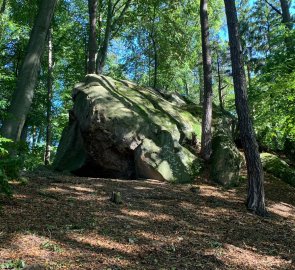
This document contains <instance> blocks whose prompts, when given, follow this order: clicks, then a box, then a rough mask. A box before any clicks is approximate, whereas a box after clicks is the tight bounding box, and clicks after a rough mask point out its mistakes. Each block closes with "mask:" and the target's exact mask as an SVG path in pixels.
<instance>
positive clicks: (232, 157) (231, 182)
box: [210, 119, 244, 186]
mask: <svg viewBox="0 0 295 270" xmlns="http://www.w3.org/2000/svg"><path fill="white" fill-rule="evenodd" d="M228 126H229V124H228V121H227V119H221V120H220V121H219V123H218V124H217V125H216V130H215V132H214V137H213V142H212V150H213V153H212V156H211V160H212V164H211V171H210V173H211V179H212V180H213V181H215V182H217V183H219V184H221V185H223V186H236V185H238V183H239V181H240V169H241V166H242V164H243V162H244V160H243V156H242V154H241V153H240V152H239V150H238V149H237V147H236V146H235V144H234V142H233V139H232V136H231V134H230V133H229V129H228Z"/></svg>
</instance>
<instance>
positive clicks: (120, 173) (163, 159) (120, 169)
mask: <svg viewBox="0 0 295 270" xmlns="http://www.w3.org/2000/svg"><path fill="white" fill-rule="evenodd" d="M72 98H73V101H74V107H73V109H72V110H71V111H70V117H69V118H70V119H69V124H68V126H67V127H66V128H65V129H64V131H63V134H62V138H61V141H60V145H59V148H58V151H57V154H56V158H55V161H54V164H53V166H54V168H55V169H57V170H59V171H70V172H73V173H75V174H77V175H83V176H93V177H111V178H127V179H134V178H153V179H159V180H167V181H171V182H189V181H191V180H193V179H194V177H195V176H196V175H197V174H198V172H199V171H200V169H201V167H202V162H201V160H200V159H199V158H198V157H197V155H196V152H195V149H194V147H192V146H191V145H190V144H191V141H192V138H193V137H197V138H198V139H199V138H200V137H201V124H200V123H201V120H200V117H198V116H196V115H193V114H192V113H190V112H189V111H188V110H186V109H185V108H184V107H185V105H186V102H185V100H183V104H184V106H181V105H179V103H182V101H180V99H181V96H178V97H177V101H178V104H177V105H176V104H175V103H174V102H169V101H168V100H166V99H165V98H164V97H163V95H161V94H160V93H158V92H157V91H155V90H153V89H149V88H142V87H139V86H137V85H135V84H133V83H131V82H127V81H116V80H113V79H112V78H109V77H106V76H97V75H93V74H92V75H87V76H86V79H85V82H84V83H80V84H78V85H76V86H75V88H74V90H73V92H72Z"/></svg>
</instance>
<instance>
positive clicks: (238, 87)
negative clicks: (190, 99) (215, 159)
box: [224, 0, 266, 216]
mask: <svg viewBox="0 0 295 270" xmlns="http://www.w3.org/2000/svg"><path fill="white" fill-rule="evenodd" d="M224 4H225V11H226V18H227V25H228V34H229V44H230V53H231V62H232V71H233V80H234V89H235V103H236V110H237V114H238V121H239V128H240V136H241V141H242V145H243V148H244V153H245V157H246V164H247V173H248V197H247V207H248V209H249V210H251V211H254V212H255V213H256V214H258V215H262V216H264V215H265V214H266V209H265V199H264V186H263V182H264V175H263V170H262V165H261V160H260V155H259V152H258V145H257V142H256V137H255V133H254V129H253V125H252V120H251V118H250V111H249V107H248V100H247V93H246V75H245V71H244V65H243V58H242V50H241V42H240V37H239V32H238V17H237V11H236V6H235V0H224Z"/></svg>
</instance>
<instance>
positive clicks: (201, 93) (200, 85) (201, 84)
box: [198, 65, 204, 105]
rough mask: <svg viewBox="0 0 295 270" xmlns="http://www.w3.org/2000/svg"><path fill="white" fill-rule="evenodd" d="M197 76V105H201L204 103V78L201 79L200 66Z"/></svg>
mask: <svg viewBox="0 0 295 270" xmlns="http://www.w3.org/2000/svg"><path fill="white" fill-rule="evenodd" d="M198 76H199V93H200V100H199V102H200V103H199V104H200V105H203V102H204V77H203V70H202V65H199V66H198Z"/></svg>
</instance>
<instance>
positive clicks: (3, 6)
mask: <svg viewBox="0 0 295 270" xmlns="http://www.w3.org/2000/svg"><path fill="white" fill-rule="evenodd" d="M6 2H7V0H3V2H2V5H1V8H0V14H3V13H4V12H5V8H6Z"/></svg>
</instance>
